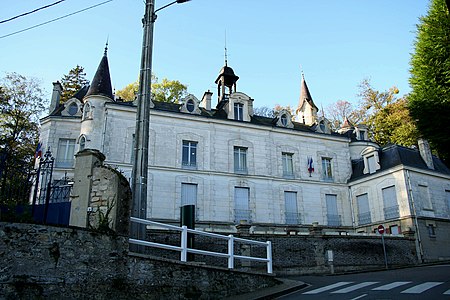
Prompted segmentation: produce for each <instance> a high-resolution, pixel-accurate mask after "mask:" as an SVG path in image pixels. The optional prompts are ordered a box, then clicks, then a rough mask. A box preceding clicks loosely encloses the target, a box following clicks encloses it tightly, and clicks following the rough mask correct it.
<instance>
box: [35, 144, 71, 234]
mask: <svg viewBox="0 0 450 300" xmlns="http://www.w3.org/2000/svg"><path fill="white" fill-rule="evenodd" d="M54 162H55V159H54V158H53V157H52V154H51V152H50V150H48V151H47V152H46V153H45V155H44V159H41V160H40V161H39V167H38V170H37V176H36V182H35V186H34V191H33V205H32V215H33V219H34V220H35V221H36V222H39V223H44V224H59V225H69V219H70V190H71V188H72V182H70V181H69V180H68V178H67V174H66V176H64V178H62V179H59V180H53V166H54Z"/></svg>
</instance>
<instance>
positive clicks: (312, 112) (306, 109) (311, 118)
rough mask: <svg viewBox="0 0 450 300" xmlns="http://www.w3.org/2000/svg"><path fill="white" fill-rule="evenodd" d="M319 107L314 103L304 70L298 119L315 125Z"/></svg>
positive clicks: (297, 112)
mask: <svg viewBox="0 0 450 300" xmlns="http://www.w3.org/2000/svg"><path fill="white" fill-rule="evenodd" d="M318 111H319V109H318V108H317V106H316V105H315V104H314V101H313V99H312V97H311V93H310V92H309V89H308V85H307V84H306V80H305V74H303V71H302V83H301V90H300V99H299V100H298V106H297V110H296V111H295V112H296V114H297V121H299V122H302V123H304V124H306V125H313V124H315V122H316V121H317V112H318Z"/></svg>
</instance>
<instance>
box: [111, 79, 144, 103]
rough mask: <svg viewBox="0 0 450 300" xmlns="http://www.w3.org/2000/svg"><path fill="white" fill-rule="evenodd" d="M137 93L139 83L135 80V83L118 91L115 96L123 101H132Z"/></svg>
mask: <svg viewBox="0 0 450 300" xmlns="http://www.w3.org/2000/svg"><path fill="white" fill-rule="evenodd" d="M138 91H139V81H138V80H136V81H135V82H132V83H130V84H128V85H126V86H125V87H124V88H123V89H121V90H118V91H117V92H116V96H117V97H119V98H122V100H123V101H134V98H135V97H136V95H137V93H138Z"/></svg>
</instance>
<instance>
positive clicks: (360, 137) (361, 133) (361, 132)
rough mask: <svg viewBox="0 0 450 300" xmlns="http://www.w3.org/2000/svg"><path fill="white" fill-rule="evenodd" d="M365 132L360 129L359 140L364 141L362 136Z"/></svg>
mask: <svg viewBox="0 0 450 300" xmlns="http://www.w3.org/2000/svg"><path fill="white" fill-rule="evenodd" d="M364 133H365V131H360V132H359V139H360V140H361V141H364V140H365V138H364V135H365V134H364Z"/></svg>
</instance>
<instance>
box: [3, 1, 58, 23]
mask: <svg viewBox="0 0 450 300" xmlns="http://www.w3.org/2000/svg"><path fill="white" fill-rule="evenodd" d="M64 1H66V0H59V1H56V2H55V3H52V4H49V5H46V6H42V7H39V8H36V9H34V10H32V11H29V12H26V13H23V14H20V15H18V16H15V17H12V18H9V19H6V20H3V21H0V24H2V23H6V22H9V21H12V20H15V19H17V18H20V17H23V16H26V15H29V14H32V13H35V12H37V11H40V10H41V9H45V8H49V7H50V6H53V5H56V4H59V3H61V2H64Z"/></svg>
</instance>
